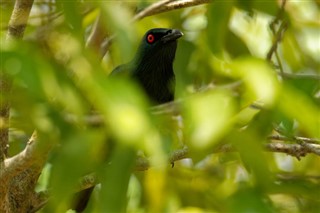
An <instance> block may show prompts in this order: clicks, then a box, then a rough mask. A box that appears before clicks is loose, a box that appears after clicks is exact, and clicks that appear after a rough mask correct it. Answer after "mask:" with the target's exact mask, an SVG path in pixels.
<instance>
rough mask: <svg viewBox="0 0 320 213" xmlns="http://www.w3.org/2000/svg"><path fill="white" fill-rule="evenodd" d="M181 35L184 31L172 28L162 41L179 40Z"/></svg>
mask: <svg viewBox="0 0 320 213" xmlns="http://www.w3.org/2000/svg"><path fill="white" fill-rule="evenodd" d="M181 36H183V33H182V32H181V31H180V30H177V29H172V30H169V31H168V33H167V34H166V35H165V36H163V37H162V38H161V41H162V42H163V43H167V42H169V41H174V40H177V39H178V38H180V37H181Z"/></svg>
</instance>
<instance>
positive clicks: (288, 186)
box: [0, 0, 320, 212]
mask: <svg viewBox="0 0 320 213" xmlns="http://www.w3.org/2000/svg"><path fill="white" fill-rule="evenodd" d="M151 3H152V2H150V1H143V0H141V1H122V2H119V3H118V2H115V1H110V2H108V1H88V2H87V1H76V0H75V1H64V0H51V1H49V0H48V1H46V0H42V1H35V2H34V4H33V8H32V11H31V14H30V17H29V21H28V25H27V27H26V31H25V33H24V38H23V39H21V40H13V41H10V42H9V41H8V40H6V33H7V31H6V26H7V25H8V22H9V19H10V15H11V11H12V9H13V4H12V2H11V1H4V2H3V1H1V29H2V31H1V34H0V36H1V37H0V39H1V48H0V49H1V73H2V74H3V75H1V76H5V78H8V79H9V80H8V81H10V82H12V84H11V88H10V91H4V90H2V91H1V93H3V94H2V96H1V97H2V98H4V99H5V100H4V101H3V100H2V102H5V101H9V102H10V107H11V108H10V130H9V136H10V137H9V138H10V141H9V145H10V148H9V154H8V156H14V155H16V154H18V153H19V152H21V150H23V149H24V147H25V145H26V142H27V141H28V139H29V138H30V137H31V135H32V133H33V132H34V131H35V130H36V131H37V134H38V137H37V140H38V141H39V143H40V148H41V146H43V147H46V146H47V145H48V144H52V146H53V148H52V149H51V150H50V153H49V155H48V159H47V161H46V164H45V165H44V167H43V170H42V174H41V176H40V177H39V179H38V184H37V187H36V189H35V190H36V191H37V192H40V191H44V190H48V191H49V193H50V198H49V201H48V203H47V205H45V207H44V208H43V209H42V210H40V212H65V211H67V209H68V207H69V206H70V200H72V197H73V195H74V192H75V191H77V187H78V183H79V179H81V178H82V177H83V176H84V175H87V174H91V173H95V174H96V176H97V177H98V179H99V182H101V184H99V185H98V186H97V187H96V189H95V191H94V194H93V197H92V199H91V200H90V203H89V206H88V209H87V210H86V212H122V211H126V212H179V211H181V212H317V211H319V209H320V198H319V191H320V181H319V180H320V161H319V149H318V153H316V151H312V150H311V151H310V152H314V153H308V154H305V153H303V154H301V155H299V153H297V152H296V151H295V150H293V149H292V150H291V149H290V147H289V150H288V151H283V150H282V151H281V152H286V153H279V152H277V150H276V149H275V148H274V147H271V148H270V146H272V144H276V143H278V142H281V144H285V145H286V144H288V145H301V144H302V145H303V144H309V145H314V146H315V147H317V146H319V140H318V139H319V138H320V111H319V103H320V90H319V89H320V88H319V86H320V84H319V79H320V77H319V72H320V69H319V68H320V57H319V55H320V27H319V25H320V23H319V16H320V10H319V2H317V1H311V0H306V1H290V0H289V1H287V2H285V3H284V4H282V2H281V1H259V0H250V1H240V0H238V1H236V0H234V1H212V3H210V4H202V5H198V6H192V7H188V8H182V9H176V10H172V11H170V12H164V13H160V14H155V15H152V16H148V17H145V18H143V19H142V20H137V21H133V17H134V15H135V14H136V13H137V12H139V11H141V10H143V8H145V7H147V6H148V5H150V4H151ZM100 13H101V20H102V22H103V26H104V27H105V28H104V31H105V32H107V37H108V39H109V40H108V39H107V41H108V42H109V43H108V44H107V45H106V44H105V45H104V48H106V49H107V50H108V51H107V53H106V54H105V55H104V57H103V59H102V60H101V53H100V52H99V51H100V50H99V49H95V48H87V47H86V42H87V41H88V39H90V36H89V35H90V32H91V31H92V29H93V28H94V22H95V20H96V18H97V17H98V16H99V14H100ZM155 27H169V28H177V29H180V30H181V31H183V32H184V36H183V38H181V39H180V40H179V43H178V49H177V53H176V60H175V64H174V70H175V74H176V81H177V84H176V95H175V99H176V100H177V101H176V102H175V103H173V104H171V105H169V106H163V108H157V107H151V103H150V101H149V100H148V99H147V97H146V96H145V95H144V94H143V92H142V90H141V88H139V86H138V85H137V84H136V83H135V82H132V81H129V80H128V79H116V78H115V79H114V78H112V79H110V78H108V77H107V76H108V74H109V73H110V72H111V71H112V70H113V69H114V68H115V67H116V66H117V65H119V64H122V63H125V62H128V61H129V60H131V59H132V57H133V55H134V54H135V51H136V48H137V45H138V44H139V42H140V39H141V37H142V35H143V34H144V33H145V32H146V31H147V30H148V29H150V28H155ZM110 38H112V40H111V39H110ZM172 108H173V109H172ZM178 115H179V116H180V117H179V116H178ZM96 119H98V121H97V122H96ZM5 125H6V124H2V123H1V128H3V126H5ZM276 136H279V137H280V136H281V137H280V139H279V138H278V139H279V140H274V139H277V138H276ZM297 137H301V138H302V139H301V140H298V138H297ZM304 139H306V140H304ZM307 139H309V140H311V142H309V141H307ZM226 144H227V146H228V147H226V146H225V145H226ZM270 144H271V145H270ZM302 145H301V146H302ZM186 147H187V148H188V153H187V155H184V156H183V157H182V158H184V159H183V160H180V161H176V162H175V163H174V167H173V168H172V166H171V165H170V163H171V162H170V157H171V158H175V159H179V157H177V156H175V152H176V151H177V150H181V149H182V150H184V149H186ZM230 147H231V148H230ZM268 147H269V148H268ZM292 147H293V146H292ZM267 150H268V151H267ZM270 151H271V152H270ZM136 153H138V155H139V158H143V159H148V161H149V165H147V166H144V167H143V169H142V170H144V169H147V170H145V171H138V169H137V168H136V167H137V165H136V163H135V162H136V160H137V158H136ZM304 155H305V156H304ZM172 156H173V157H172Z"/></svg>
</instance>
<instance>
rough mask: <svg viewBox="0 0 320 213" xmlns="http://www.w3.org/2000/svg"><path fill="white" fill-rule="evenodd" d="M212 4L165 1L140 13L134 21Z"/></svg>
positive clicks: (204, 0) (199, 0)
mask: <svg viewBox="0 0 320 213" xmlns="http://www.w3.org/2000/svg"><path fill="white" fill-rule="evenodd" d="M211 2H212V0H178V1H173V0H163V1H159V2H156V3H154V4H152V5H150V6H149V7H147V8H146V9H144V10H142V11H141V12H139V13H138V14H137V15H135V16H134V17H133V21H137V20H140V19H143V18H145V17H147V16H152V15H156V14H159V13H164V12H169V11H172V10H176V9H181V8H187V7H192V6H196V5H201V4H207V3H211Z"/></svg>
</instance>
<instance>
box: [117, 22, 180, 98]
mask: <svg viewBox="0 0 320 213" xmlns="http://www.w3.org/2000/svg"><path fill="white" fill-rule="evenodd" d="M182 35H183V33H182V32H181V31H180V30H176V29H165V28H155V29H151V30H149V31H148V32H146V34H145V35H144V36H143V38H142V40H141V43H140V46H139V48H138V51H137V53H136V55H135V57H134V58H133V60H132V61H130V62H129V63H127V64H123V65H120V66H118V67H117V68H115V69H114V70H113V71H112V73H111V75H112V76H114V75H127V76H130V77H132V78H133V79H135V80H137V81H138V83H139V84H140V85H141V86H142V88H143V89H144V91H145V92H146V94H147V95H148V97H149V98H150V99H151V100H152V101H154V102H155V103H157V104H160V103H165V102H168V101H172V100H173V98H174V84H175V76H174V72H173V61H174V58H175V53H176V49H177V39H178V38H180V37H181V36H182Z"/></svg>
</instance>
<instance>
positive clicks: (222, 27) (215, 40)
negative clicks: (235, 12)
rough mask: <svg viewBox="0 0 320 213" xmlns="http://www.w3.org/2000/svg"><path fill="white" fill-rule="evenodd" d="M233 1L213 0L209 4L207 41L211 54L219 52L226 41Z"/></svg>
mask: <svg viewBox="0 0 320 213" xmlns="http://www.w3.org/2000/svg"><path fill="white" fill-rule="evenodd" d="M233 4H234V1H214V2H213V3H212V4H210V5H209V8H208V12H207V16H208V30H207V43H208V45H209V47H210V49H211V51H212V53H213V54H221V53H222V51H223V48H224V44H225V41H226V34H227V30H228V25H229V19H230V16H231V11H232V7H233Z"/></svg>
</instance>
